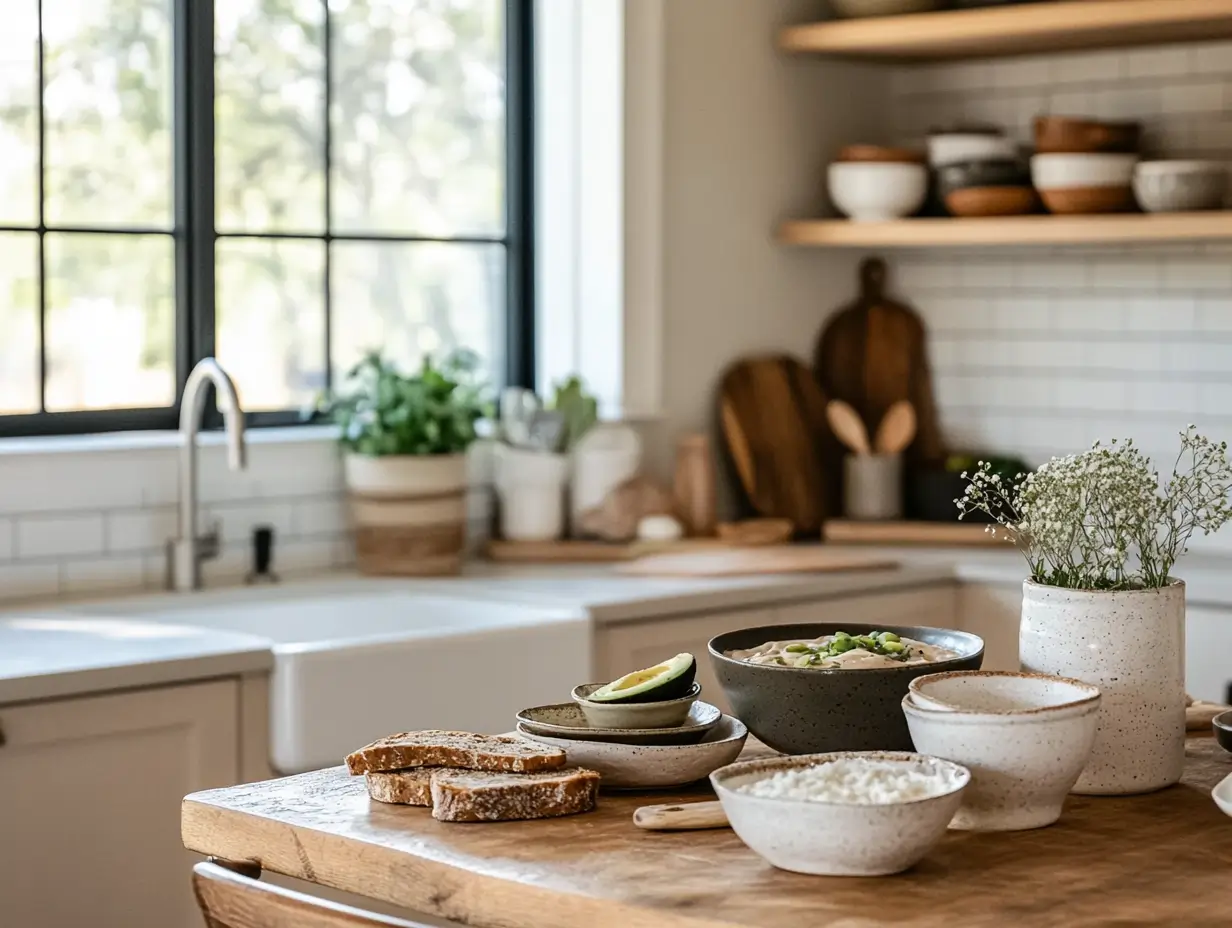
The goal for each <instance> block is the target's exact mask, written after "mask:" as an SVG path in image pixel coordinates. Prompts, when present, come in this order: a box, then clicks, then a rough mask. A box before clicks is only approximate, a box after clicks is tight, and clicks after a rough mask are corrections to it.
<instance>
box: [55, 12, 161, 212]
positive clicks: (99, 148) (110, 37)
mask: <svg viewBox="0 0 1232 928" xmlns="http://www.w3.org/2000/svg"><path fill="white" fill-rule="evenodd" d="M43 37H44V43H45V47H44V73H45V77H46V88H45V90H44V93H43V107H44V114H45V116H44V118H45V120H46V134H47V150H46V157H47V167H46V171H47V174H46V193H47V222H48V224H49V225H51V224H70V225H91V226H97V225H103V226H108V227H117V226H118V227H122V226H126V225H128V226H132V225H137V226H152V227H155V228H170V227H171V91H172V85H171V11H170V0H43Z"/></svg>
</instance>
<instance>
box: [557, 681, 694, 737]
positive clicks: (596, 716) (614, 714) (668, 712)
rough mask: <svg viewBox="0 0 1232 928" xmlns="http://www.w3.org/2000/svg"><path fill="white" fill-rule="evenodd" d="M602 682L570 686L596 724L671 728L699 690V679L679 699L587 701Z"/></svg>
mask: <svg viewBox="0 0 1232 928" xmlns="http://www.w3.org/2000/svg"><path fill="white" fill-rule="evenodd" d="M606 685H607V684H605V683H583V684H582V685H581V686H575V687H574V688H573V701H574V702H575V703H577V704H578V708H579V709H581V710H582V715H584V716H586V721H588V722H589V723H590V724H591V725H594V726H595V727H596V728H674V727H676V726H678V725H683V724H684V723H685V720H686V719H687V718H688V717H689V710H690V709H691V708H693V703H695V702H697V697H698V696H700V695H701V694H702V686H701V684H700V683H694V684H693V686H692V688H690V690H689V692H688V694H687V695H684V696H681V697H680V698H679V699H660V700H656V701H655V702H591V701H590V700H589V699H587V698H586V697H587V696H589V695H590V694H591V693H593V692H594V691H595V690H597V689H600V688H601V687H603V686H606Z"/></svg>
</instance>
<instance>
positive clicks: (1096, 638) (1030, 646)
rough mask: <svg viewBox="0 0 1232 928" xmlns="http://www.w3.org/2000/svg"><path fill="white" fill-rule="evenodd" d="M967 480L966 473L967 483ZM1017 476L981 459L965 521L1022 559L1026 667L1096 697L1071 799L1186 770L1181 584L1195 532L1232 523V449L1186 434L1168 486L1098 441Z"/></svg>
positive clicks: (1160, 781) (1125, 453) (1166, 780)
mask: <svg viewBox="0 0 1232 928" xmlns="http://www.w3.org/2000/svg"><path fill="white" fill-rule="evenodd" d="M964 476H965V474H964ZM1019 477H1021V478H1022V479H1021V481H1017V480H1014V481H1011V480H1007V479H1005V478H1004V477H1003V476H1001V475H1000V474H997V473H995V472H994V471H993V469H992V468H991V467H990V466H989V465H988V464H981V465H980V467H979V469H978V470H976V471H975V472H974V473H973V474H972V475H971V482H970V484H969V485H968V487H967V489H966V492H965V495H964V496H963V497H962V498H961V499H958V500H956V501H955V502H956V503H957V504H958V506H959V509H960V510H962V512H963V513H964V514H966V513H968V512H972V511H978V512H983V513H985V514H987V515H988V516H990V517H992V519H993V520H994V522H996V523H998V524H999V526H1000V527H999V528H998V526H997V525H992V526H989V531H992V532H994V533H996V532H998V531H1000V532H1001V533H1003V534H1004V536H1005V537H1006V538H1007V539H1008V540H1010V541H1012V542H1014V543H1015V544H1016V545H1017V546H1018V548H1019V550H1020V551H1022V553H1023V554H1024V555H1025V556H1026V559H1027V564H1028V566H1029V568H1030V571H1031V576H1030V579H1028V580H1027V581H1025V582H1024V584H1023V601H1022V624H1021V625H1020V627H1019V659H1020V661H1021V663H1022V668H1023V669H1024V670H1028V671H1035V672H1039V673H1049V674H1056V675H1058V676H1064V677H1074V678H1077V679H1079V680H1083V681H1085V682H1088V683H1093V684H1095V685H1096V686H1098V687H1099V688H1100V691H1101V693H1102V702H1101V705H1100V715H1099V727H1098V730H1097V732H1096V736H1095V745H1094V747H1093V748H1092V752H1091V758H1090V760H1089V761H1088V763H1087V766H1086V769H1085V770H1084V771H1083V773H1082V776H1081V777H1080V778H1079V780H1078V783H1077V785H1076V786H1075V787H1074V792H1078V793H1096V794H1127V793H1142V792H1148V791H1150V790H1155V789H1162V788H1163V787H1165V786H1169V785H1171V784H1173V783H1175V782H1177V780H1179V779H1180V777H1181V772H1182V769H1183V767H1184V761H1185V584H1184V583H1183V582H1182V581H1181V580H1178V579H1176V578H1174V577H1173V576H1172V569H1173V567H1174V565H1175V564H1176V561H1177V559H1178V558H1179V557H1180V556H1181V555H1182V554H1184V553H1185V551H1186V550H1187V545H1188V543H1189V539H1190V537H1191V536H1192V535H1193V533H1194V532H1195V531H1201V532H1203V533H1204V534H1209V533H1211V532H1214V531H1217V530H1218V529H1219V528H1220V527H1222V526H1223V525H1225V524H1226V523H1227V522H1228V520H1229V518H1232V508H1230V507H1229V504H1228V491H1229V489H1230V488H1232V467H1230V466H1229V463H1228V455H1227V444H1226V443H1218V444H1217V443H1215V442H1212V441H1210V440H1209V439H1206V438H1204V437H1202V436H1201V435H1199V434H1198V433H1197V430H1196V429H1195V428H1194V427H1193V426H1192V425H1191V426H1189V428H1187V429H1186V430H1185V431H1184V432H1182V433H1181V451H1180V454H1179V455H1178V456H1177V459H1176V463H1175V464H1174V465H1173V469H1172V474H1171V476H1170V477H1169V478H1168V479H1167V480H1166V481H1165V482H1162V483H1161V481H1160V478H1159V474H1158V472H1156V471H1155V470H1154V468H1153V467H1152V465H1151V462H1150V460H1149V459H1147V457H1146V456H1145V455H1143V454H1142V453H1141V452H1140V451H1139V450H1138V449H1137V448H1135V447H1134V444H1133V442H1132V441H1126V442H1115V441H1114V442H1113V443H1112V444H1111V445H1107V446H1105V445H1101V444H1100V443H1098V442H1097V443H1096V444H1095V445H1094V447H1092V448H1091V449H1090V450H1089V451H1086V452H1083V453H1082V454H1076V455H1071V456H1069V457H1065V458H1054V459H1053V460H1051V461H1049V462H1048V463H1047V464H1044V465H1043V466H1042V467H1040V468H1039V470H1037V471H1035V472H1034V473H1031V474H1026V475H1019Z"/></svg>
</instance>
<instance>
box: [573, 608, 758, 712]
mask: <svg viewBox="0 0 1232 928" xmlns="http://www.w3.org/2000/svg"><path fill="white" fill-rule="evenodd" d="M773 624H774V618H773V613H772V612H771V611H770V610H769V609H754V610H741V611H737V612H715V613H710V614H707V615H702V616H691V617H688V618H683V619H664V620H662V621H657V622H638V623H637V624H633V625H609V626H607V627H606V628H604V629H603V630H602V631H601V632H600V634H599V635H598V636H597V638H596V642H597V651H598V655H597V657H598V660H596V662H595V666H597V667H599V668H600V671H601V672H600V674H599V676H600V678H601V679H603V680H615V679H616V678H617V677H619V676H622V675H623V674H626V673H629V672H631V671H634V670H639V669H641V668H642V667H653V666H654V665H655V664H656V663H657V662H658V661H661V660H664V659H665V658H668V657H671V656H672V655H673V654H680V653H682V652H685V651H688V652H689V653H690V654H692V655H693V656H694V657H695V658H697V682H698V683H700V684H701V685H702V699H704V700H706V702H708V703H712V704H713V705H716V706H718V707H719V708H720V709H722V710H723V711H724V712H730V711H731V709H730V707H729V706H728V704H727V700H726V699H725V698H724V696H723V690H722V688H721V687H720V686H719V681H718V680H717V679H716V678H715V676H714V670H713V669H712V668H711V666H710V654H709V652H708V651H707V650H706V645H707V644H708V643H709V642H710V639H711V638H713V637H714V636H715V635H721V634H723V632H730V631H735V630H736V629H738V628H750V627H753V626H757V625H773Z"/></svg>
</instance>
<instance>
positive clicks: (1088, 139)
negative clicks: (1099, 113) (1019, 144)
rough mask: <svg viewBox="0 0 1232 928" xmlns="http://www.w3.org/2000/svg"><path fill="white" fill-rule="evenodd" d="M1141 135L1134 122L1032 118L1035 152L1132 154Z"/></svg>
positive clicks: (1068, 117) (1140, 127)
mask: <svg viewBox="0 0 1232 928" xmlns="http://www.w3.org/2000/svg"><path fill="white" fill-rule="evenodd" d="M1141 135H1142V125H1141V123H1136V122H1100V121H1099V120H1095V119H1075V118H1073V117H1070V116H1036V117H1035V151H1036V152H1037V153H1039V154H1086V153H1088V152H1109V153H1113V152H1124V153H1131V152H1136V151H1137V150H1138V141H1139V139H1140V138H1141Z"/></svg>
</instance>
